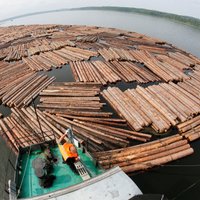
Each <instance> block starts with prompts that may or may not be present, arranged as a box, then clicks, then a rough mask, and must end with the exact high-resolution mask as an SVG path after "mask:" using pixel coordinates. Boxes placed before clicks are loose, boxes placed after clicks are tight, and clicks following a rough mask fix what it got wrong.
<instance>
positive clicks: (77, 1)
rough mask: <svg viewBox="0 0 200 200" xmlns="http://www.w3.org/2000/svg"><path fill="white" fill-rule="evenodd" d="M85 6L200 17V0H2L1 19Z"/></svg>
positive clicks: (0, 2)
mask: <svg viewBox="0 0 200 200" xmlns="http://www.w3.org/2000/svg"><path fill="white" fill-rule="evenodd" d="M85 6H124V7H136V8H146V9H151V10H158V11H164V12H169V13H174V14H179V15H186V16H192V17H196V18H199V19H200V0H0V8H1V11H0V20H2V19H6V18H9V17H13V16H17V15H21V14H27V13H32V12H38V11H46V10H53V9H61V8H76V7H85Z"/></svg>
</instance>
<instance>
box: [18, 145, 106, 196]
mask: <svg viewBox="0 0 200 200" xmlns="http://www.w3.org/2000/svg"><path fill="white" fill-rule="evenodd" d="M51 151H52V153H53V155H54V156H55V157H56V158H57V159H58V161H57V163H56V164H54V165H53V172H52V174H53V175H55V176H56V179H55V180H54V182H53V185H52V187H50V188H42V187H41V186H40V185H39V180H38V177H37V176H36V175H35V173H34V169H33V167H32V161H33V160H34V159H35V158H37V157H43V153H42V152H41V151H39V150H37V151H32V152H31V154H30V156H28V154H23V155H22V156H21V158H20V160H19V162H21V167H22V173H21V174H19V177H18V180H19V181H18V186H19V185H20V183H21V181H22V179H23V182H22V187H21V190H20V194H19V197H18V198H30V197H34V196H38V195H44V194H47V193H50V192H54V191H56V190H59V189H63V188H67V187H69V186H72V185H75V184H78V183H81V182H83V180H82V178H81V177H80V175H78V174H76V173H75V172H73V171H72V170H71V169H70V167H69V166H68V165H66V164H63V162H62V156H61V154H60V152H59V149H58V147H54V148H51ZM78 153H79V156H80V157H81V161H82V162H83V164H84V165H85V167H86V168H87V170H88V171H89V173H90V175H91V177H95V176H97V175H99V174H101V173H102V172H103V171H102V169H100V168H97V167H96V166H95V164H94V162H93V160H92V158H91V157H90V156H89V155H88V154H86V153H83V152H82V150H81V149H78ZM26 165H27V166H26ZM25 168H26V170H25ZM24 172H25V174H24ZM23 176H24V178H23Z"/></svg>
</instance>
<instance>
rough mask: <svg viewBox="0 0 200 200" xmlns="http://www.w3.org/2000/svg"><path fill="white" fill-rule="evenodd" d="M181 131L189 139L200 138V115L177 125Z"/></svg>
mask: <svg viewBox="0 0 200 200" xmlns="http://www.w3.org/2000/svg"><path fill="white" fill-rule="evenodd" d="M177 128H178V130H179V133H180V134H181V135H182V136H184V137H185V138H187V139H188V140H189V141H194V140H197V139H199V138H200V116H197V117H194V118H193V119H190V120H188V121H186V122H183V123H181V124H178V125H177Z"/></svg>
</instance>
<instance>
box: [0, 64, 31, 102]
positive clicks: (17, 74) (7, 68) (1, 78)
mask: <svg viewBox="0 0 200 200" xmlns="http://www.w3.org/2000/svg"><path fill="white" fill-rule="evenodd" d="M33 74H34V72H32V71H31V70H30V69H29V67H28V66H27V65H26V64H22V63H20V62H16V63H12V64H8V63H6V62H3V61H2V62H0V99H2V97H3V95H4V94H5V93H6V92H9V91H10V90H11V89H12V88H13V87H15V86H16V85H18V84H20V83H21V82H22V81H24V80H25V79H26V78H28V77H29V76H31V75H33Z"/></svg>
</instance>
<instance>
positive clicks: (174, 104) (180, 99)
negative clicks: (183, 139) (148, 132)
mask: <svg viewBox="0 0 200 200" xmlns="http://www.w3.org/2000/svg"><path fill="white" fill-rule="evenodd" d="M102 95H103V97H104V98H105V99H106V100H107V101H108V102H109V103H110V105H111V106H112V107H113V108H114V109H115V110H116V111H117V112H118V114H119V115H120V116H121V117H123V118H124V119H126V120H127V122H128V124H129V125H130V126H131V127H132V128H133V129H134V130H136V131H139V130H141V129H142V128H143V127H145V126H149V125H151V126H152V128H153V129H154V130H156V131H157V132H160V133H162V132H165V131H167V130H168V129H169V128H170V127H171V126H172V125H173V126H175V125H177V124H178V123H179V122H184V121H186V120H188V119H189V118H191V117H192V116H193V115H196V114H198V113H199V112H200V102H199V99H198V98H196V97H194V96H193V95H191V94H190V93H189V92H187V91H183V90H182V88H180V87H178V86H177V85H176V84H175V83H169V84H166V83H161V84H159V85H152V86H148V87H147V88H143V87H141V86H137V88H136V89H128V90H126V91H125V92H122V91H121V90H120V89H118V88H116V87H114V88H111V87H108V89H107V90H104V91H103V92H102Z"/></svg>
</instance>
